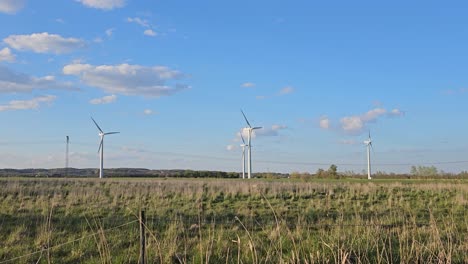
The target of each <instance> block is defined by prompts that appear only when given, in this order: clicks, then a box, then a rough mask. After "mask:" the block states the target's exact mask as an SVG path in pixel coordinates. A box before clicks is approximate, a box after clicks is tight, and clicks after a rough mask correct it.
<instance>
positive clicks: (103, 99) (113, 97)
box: [89, 94, 117, 104]
mask: <svg viewBox="0 0 468 264" xmlns="http://www.w3.org/2000/svg"><path fill="white" fill-rule="evenodd" d="M115 101H117V95H115V94H113V95H107V96H104V97H101V98H95V99H91V100H90V101H89V103H90V104H110V103H113V102H115Z"/></svg>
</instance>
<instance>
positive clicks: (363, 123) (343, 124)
mask: <svg viewBox="0 0 468 264" xmlns="http://www.w3.org/2000/svg"><path fill="white" fill-rule="evenodd" d="M403 115H404V112H402V111H401V110H399V109H397V108H395V109H393V110H391V111H388V110H386V109H384V108H380V107H378V108H374V109H371V110H369V111H367V112H366V113H364V114H362V115H352V116H345V117H342V118H341V119H340V126H339V128H338V129H339V130H341V131H342V132H345V133H347V134H352V135H358V134H362V133H363V132H364V131H365V130H367V129H366V128H367V125H368V124H369V123H374V122H377V121H378V119H379V118H381V117H401V116H403ZM320 127H321V128H323V129H330V128H331V127H332V126H331V121H330V120H329V119H328V118H327V117H322V118H321V119H320Z"/></svg>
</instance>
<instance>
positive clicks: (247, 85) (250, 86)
mask: <svg viewBox="0 0 468 264" xmlns="http://www.w3.org/2000/svg"><path fill="white" fill-rule="evenodd" d="M241 86H242V87H244V88H252V87H255V83H252V82H245V83H243V84H242V85H241Z"/></svg>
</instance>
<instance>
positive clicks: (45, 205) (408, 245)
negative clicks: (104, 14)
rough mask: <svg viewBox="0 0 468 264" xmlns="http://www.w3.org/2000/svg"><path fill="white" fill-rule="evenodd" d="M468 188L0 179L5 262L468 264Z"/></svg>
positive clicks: (0, 258)
mask: <svg viewBox="0 0 468 264" xmlns="http://www.w3.org/2000/svg"><path fill="white" fill-rule="evenodd" d="M467 197H468V182H467V181H466V179H465V180H460V179H458V180H445V179H441V180H372V181H370V182H369V181H367V180H362V179H352V180H350V179H345V180H328V179H327V180H314V181H308V182H304V181H300V180H291V179H290V180H286V179H284V180H259V179H254V180H244V181H243V180H239V179H230V180H228V179H149V178H148V179H112V178H108V179H103V180H99V179H77V178H74V179H34V178H0V263H137V262H138V260H139V239H140V237H139V221H138V214H139V212H140V210H142V209H143V210H145V212H146V219H147V222H146V234H147V237H146V246H147V252H146V253H147V263H468V254H467V252H468V231H467V229H468V213H467V211H468V210H467V209H468V199H467Z"/></svg>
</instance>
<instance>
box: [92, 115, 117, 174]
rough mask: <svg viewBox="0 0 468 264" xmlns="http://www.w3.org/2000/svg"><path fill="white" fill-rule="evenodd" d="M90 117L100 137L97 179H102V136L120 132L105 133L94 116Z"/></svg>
mask: <svg viewBox="0 0 468 264" xmlns="http://www.w3.org/2000/svg"><path fill="white" fill-rule="evenodd" d="M91 119H92V120H93V122H94V124H95V125H96V127H97V129H98V130H99V137H100V138H101V142H100V143H99V149H98V153H99V156H100V158H99V179H102V178H104V136H105V135H112V134H118V133H120V132H107V133H104V131H102V129H101V128H100V127H99V125H98V124H97V123H96V121H95V120H94V118H92V117H91Z"/></svg>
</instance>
